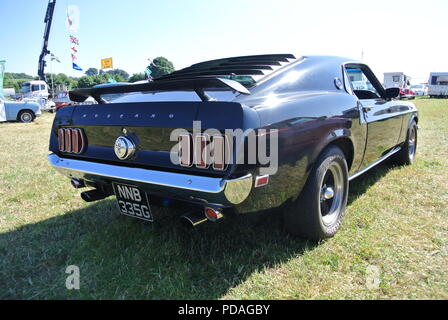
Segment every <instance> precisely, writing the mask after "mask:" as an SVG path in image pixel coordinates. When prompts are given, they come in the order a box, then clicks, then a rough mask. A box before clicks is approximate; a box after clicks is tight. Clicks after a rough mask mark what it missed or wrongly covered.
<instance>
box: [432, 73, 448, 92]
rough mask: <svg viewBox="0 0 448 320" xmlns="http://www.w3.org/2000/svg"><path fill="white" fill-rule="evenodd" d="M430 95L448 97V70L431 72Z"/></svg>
mask: <svg viewBox="0 0 448 320" xmlns="http://www.w3.org/2000/svg"><path fill="white" fill-rule="evenodd" d="M428 95H429V96H430V97H448V72H431V74H430V75H429V81H428Z"/></svg>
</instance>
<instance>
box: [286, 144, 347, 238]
mask: <svg viewBox="0 0 448 320" xmlns="http://www.w3.org/2000/svg"><path fill="white" fill-rule="evenodd" d="M347 196H348V168H347V162H346V160H345V156H344V153H343V152H342V150H341V149H339V148H338V147H335V146H331V147H329V148H327V149H326V150H325V151H324V152H323V153H322V154H321V155H320V156H319V158H318V159H317V161H316V164H315V166H314V168H313V169H312V170H311V173H310V176H309V177H308V181H307V183H306V184H305V187H304V188H303V190H302V192H301V194H300V196H299V197H298V199H297V200H296V201H295V202H294V203H293V204H292V205H291V206H290V207H289V208H288V209H287V210H286V211H285V213H284V218H285V227H286V229H287V230H288V232H289V233H291V234H293V235H296V236H299V237H303V238H308V239H311V240H320V239H325V238H330V237H332V236H334V234H335V233H336V232H337V230H338V229H339V227H340V225H341V222H342V218H343V216H344V211H345V207H346V205H347Z"/></svg>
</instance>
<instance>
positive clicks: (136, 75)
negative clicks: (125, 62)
mask: <svg viewBox="0 0 448 320" xmlns="http://www.w3.org/2000/svg"><path fill="white" fill-rule="evenodd" d="M146 79H147V77H146V75H145V74H144V73H134V74H133V75H132V76H130V77H129V82H136V81H141V80H146Z"/></svg>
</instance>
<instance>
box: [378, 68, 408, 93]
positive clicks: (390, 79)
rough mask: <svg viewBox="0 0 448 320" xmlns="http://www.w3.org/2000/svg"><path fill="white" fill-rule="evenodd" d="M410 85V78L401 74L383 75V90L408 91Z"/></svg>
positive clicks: (389, 73) (387, 73) (388, 73)
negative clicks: (397, 89)
mask: <svg viewBox="0 0 448 320" xmlns="http://www.w3.org/2000/svg"><path fill="white" fill-rule="evenodd" d="M410 85H411V77H409V76H407V75H405V74H404V73H403V72H385V73H384V81H383V86H384V88H386V89H388V88H400V89H409V87H410Z"/></svg>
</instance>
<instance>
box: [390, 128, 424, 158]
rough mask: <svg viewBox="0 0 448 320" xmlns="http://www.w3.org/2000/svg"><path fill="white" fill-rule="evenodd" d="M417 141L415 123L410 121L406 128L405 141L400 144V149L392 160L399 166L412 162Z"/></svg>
mask: <svg viewBox="0 0 448 320" xmlns="http://www.w3.org/2000/svg"><path fill="white" fill-rule="evenodd" d="M417 141H418V139H417V123H416V122H415V121H412V122H411V125H410V126H409V128H408V133H407V135H406V141H405V142H404V143H403V145H402V146H401V150H400V151H398V152H397V153H396V154H395V155H394V157H393V159H392V160H393V162H394V163H395V164H396V165H399V166H405V165H410V164H413V163H414V161H415V154H416V152H417Z"/></svg>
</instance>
